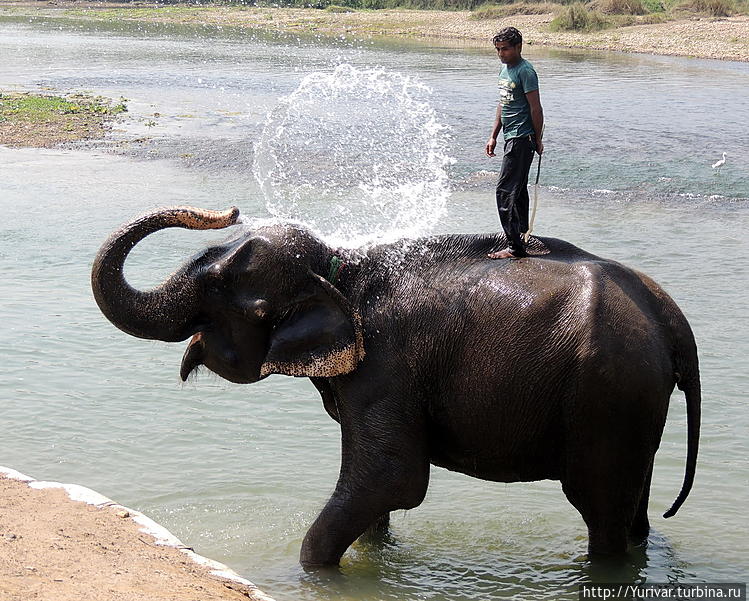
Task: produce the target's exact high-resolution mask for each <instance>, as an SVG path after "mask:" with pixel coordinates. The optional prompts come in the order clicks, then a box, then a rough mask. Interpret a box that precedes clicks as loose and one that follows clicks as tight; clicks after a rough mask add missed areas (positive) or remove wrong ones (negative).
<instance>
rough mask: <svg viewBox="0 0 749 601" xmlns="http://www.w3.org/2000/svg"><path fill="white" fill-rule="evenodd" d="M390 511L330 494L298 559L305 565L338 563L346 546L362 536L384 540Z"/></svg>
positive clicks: (305, 566) (319, 565)
mask: <svg viewBox="0 0 749 601" xmlns="http://www.w3.org/2000/svg"><path fill="white" fill-rule="evenodd" d="M389 516H390V514H389V513H388V512H383V511H377V510H373V508H371V507H366V506H363V504H360V503H355V502H354V501H353V500H352V499H351V497H348V498H346V497H341V496H338V495H336V494H334V495H333V497H331V499H330V500H329V501H328V503H327V505H325V508H324V509H323V510H322V512H321V513H320V515H319V516H318V518H317V519H316V520H315V522H314V523H313V524H312V526H311V527H310V529H309V531H308V532H307V535H306V536H305V537H304V542H303V543H302V549H301V553H300V555H299V562H300V563H301V564H302V567H304V568H305V569H313V570H314V569H318V568H325V567H334V566H337V565H338V562H339V561H340V559H341V556H342V555H343V553H344V552H345V551H346V549H347V548H348V547H349V546H350V545H351V544H352V543H353V542H354V541H355V540H356V539H357V538H359V537H362V538H364V539H365V540H367V541H370V540H374V537H375V536H377V533H379V538H380V540H384V538H385V536H386V534H387V531H388V524H389V521H390V519H389Z"/></svg>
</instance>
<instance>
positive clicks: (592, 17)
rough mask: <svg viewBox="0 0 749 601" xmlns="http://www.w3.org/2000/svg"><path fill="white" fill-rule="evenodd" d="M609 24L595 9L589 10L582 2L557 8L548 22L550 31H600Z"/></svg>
mask: <svg viewBox="0 0 749 601" xmlns="http://www.w3.org/2000/svg"><path fill="white" fill-rule="evenodd" d="M609 26H610V23H609V22H608V21H607V20H606V18H605V17H604V16H603V14H601V13H600V12H599V11H597V10H590V9H589V8H588V7H587V6H585V5H584V4H583V3H582V2H575V3H574V4H570V5H569V6H566V7H564V8H562V9H561V10H559V11H558V12H557V15H556V17H554V19H553V20H552V22H551V23H549V29H551V31H600V30H601V29H606V28H607V27H609Z"/></svg>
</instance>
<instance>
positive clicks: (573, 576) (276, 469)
mask: <svg viewBox="0 0 749 601" xmlns="http://www.w3.org/2000/svg"><path fill="white" fill-rule="evenodd" d="M525 55H526V57H527V58H529V59H530V60H531V61H532V62H533V63H534V64H535V66H536V68H537V70H538V72H539V75H540V78H541V85H542V88H541V94H542V101H543V104H544V108H545V111H546V115H547V133H546V140H547V141H546V146H547V154H546V155H545V156H544V160H543V166H542V176H541V179H542V184H543V185H542V187H541V191H540V209H539V216H538V218H537V224H536V231H537V233H539V234H541V235H549V236H557V237H562V238H565V239H567V240H570V241H571V242H574V243H576V244H579V245H581V246H583V247H585V248H586V249H588V250H590V251H592V252H595V253H597V254H600V255H603V256H607V257H611V258H614V259H617V260H620V261H622V262H625V263H627V264H628V265H631V266H633V267H636V268H638V269H641V270H643V271H645V272H647V273H648V274H650V275H651V276H653V277H654V278H655V279H656V280H657V281H659V282H660V283H661V284H662V285H663V286H664V288H665V289H666V290H667V291H669V293H670V294H671V295H672V296H673V297H674V298H675V300H676V301H677V303H678V304H679V305H680V306H681V307H682V309H683V310H684V312H685V313H686V315H687V317H688V318H689V320H690V322H691V324H692V326H693V329H694V331H695V334H696V337H697V341H698V344H699V348H700V359H701V363H702V378H703V389H704V403H703V433H702V439H701V442H702V448H701V451H700V462H699V469H698V474H697V481H696V485H695V488H694V490H693V492H692V494H691V496H690V498H689V500H688V502H687V503H686V505H685V506H684V507H683V508H682V509H681V511H680V512H679V514H678V515H677V516H676V517H674V518H672V519H670V520H663V519H662V518H661V517H660V514H661V513H662V512H663V511H665V509H667V508H668V506H670V503H671V501H672V500H673V499H674V498H675V495H676V494H677V492H678V490H679V487H680V485H681V480H682V477H683V470H684V460H685V444H686V443H685V435H686V426H685V413H684V403H683V396H682V395H681V393H676V394H674V397H673V399H672V406H671V410H670V414H669V421H668V425H667V427H666V432H665V434H664V439H663V442H662V445H661V450H660V451H659V454H658V456H657V459H656V468H655V474H654V482H653V492H652V497H651V521H652V524H653V528H654V529H653V532H652V534H651V537H650V541H649V545H648V548H647V549H646V550H641V551H640V552H639V553H635V554H633V555H632V557H631V558H630V561H628V562H627V563H626V564H625V565H618V566H615V567H612V566H608V567H606V566H604V567H597V566H591V565H590V564H589V563H588V562H587V561H586V558H585V547H586V536H585V529H584V525H583V522H582V520H581V518H580V517H579V515H578V514H577V512H576V511H575V510H574V509H573V508H572V507H571V506H570V505H569V503H568V502H567V501H566V499H565V498H564V496H563V494H562V493H561V490H560V487H559V485H558V483H556V482H536V483H529V484H511V485H505V484H496V483H488V482H482V481H478V480H475V479H471V478H468V477H466V476H462V475H459V474H454V473H449V472H447V471H444V470H441V469H436V468H434V469H433V470H432V482H431V485H430V489H429V493H428V496H427V499H426V501H425V502H424V503H423V505H422V506H421V507H419V508H417V509H415V510H412V511H409V512H399V513H396V514H395V515H394V516H393V520H392V530H393V536H392V539H391V540H389V541H388V542H387V544H386V545H385V546H384V547H382V548H378V547H371V546H367V545H364V544H357V545H356V546H355V547H354V548H353V549H352V550H351V551H349V553H348V554H347V555H346V556H345V557H344V561H343V566H342V570H341V573H340V574H336V575H334V576H333V575H320V574H306V573H304V572H303V571H302V570H301V569H300V568H299V566H298V564H297V556H298V551H299V547H300V544H301V540H302V538H303V536H304V533H305V531H306V529H307V527H308V526H309V524H310V523H311V521H312V520H313V519H314V517H315V516H316V514H317V512H318V511H319V510H320V508H321V507H322V505H323V504H324V502H325V500H326V499H327V496H328V495H329V494H330V492H331V491H332V489H333V486H334V484H335V481H336V478H337V474H338V460H339V433H338V428H337V425H336V424H335V423H334V422H333V421H332V420H331V419H330V418H329V417H328V416H327V414H326V413H325V412H324V410H323V408H322V404H321V402H320V399H319V396H318V395H317V393H316V391H315V390H314V388H313V387H312V386H311V384H309V382H307V381H306V380H300V379H292V378H284V377H281V376H272V377H271V378H269V379H268V380H265V381H263V382H261V383H259V384H254V385H251V386H238V385H232V384H229V383H227V382H224V381H222V380H219V379H217V378H214V377H212V376H210V375H209V374H204V375H202V376H201V377H199V378H198V379H197V380H195V381H192V382H190V383H188V384H186V385H181V384H180V383H179V379H178V369H179V362H180V358H181V354H182V352H183V350H184V349H183V347H184V345H182V344H173V345H169V344H165V343H156V342H146V341H142V340H136V339H133V338H130V337H127V336H126V335H124V334H122V333H121V332H119V331H118V330H116V329H114V328H113V327H112V326H111V325H109V323H108V322H106V320H105V319H104V318H103V317H102V316H101V314H100V313H99V311H98V309H97V308H96V306H95V304H94V301H93V298H92V296H91V293H90V288H89V272H90V265H91V261H92V259H93V256H94V254H95V253H96V250H97V248H98V246H99V244H100V243H101V242H102V241H103V240H104V238H105V237H106V236H107V235H108V234H109V233H110V232H111V231H112V230H113V229H114V228H115V227H117V226H118V225H119V224H121V223H122V222H124V221H126V220H128V219H130V218H131V217H133V216H134V215H136V214H138V213H140V212H143V211H144V210H147V209H150V208H152V207H154V206H158V205H162V204H193V205H196V206H204V207H207V208H223V207H226V206H228V205H230V204H237V205H239V206H240V207H241V209H242V211H243V213H244V214H245V215H247V216H249V217H258V218H267V217H273V216H281V217H284V218H294V219H299V220H302V221H307V222H308V223H314V225H315V226H316V228H317V230H318V231H319V232H321V234H323V235H325V236H329V237H332V236H337V237H338V238H339V239H340V238H345V237H346V232H347V231H348V232H349V233H350V234H351V239H350V240H349V242H352V241H356V240H362V239H364V238H367V237H369V239H384V238H387V235H389V234H392V233H393V232H394V229H397V228H400V227H403V228H404V231H406V230H408V232H410V233H411V234H413V233H414V232H421V233H431V232H488V231H494V230H496V229H497V227H498V225H497V218H496V212H495V208H494V206H493V190H492V186H493V180H494V179H495V177H496V171H497V169H498V167H499V165H498V161H497V160H493V161H492V160H489V159H487V158H485V157H484V156H483V144H484V141H485V138H486V135H487V132H488V129H489V127H490V126H491V122H492V119H493V112H494V106H495V105H494V103H495V99H496V98H495V91H496V90H495V84H496V79H495V78H496V71H497V68H498V63H497V61H496V58H495V57H494V56H493V53H492V52H491V49H456V48H443V47H438V46H432V45H428V44H420V45H418V44H393V43H390V44H387V43H361V42H356V41H350V40H334V41H330V40H321V39H315V38H296V37H284V36H278V37H270V36H263V35H260V34H252V33H247V32H244V33H241V32H231V31H224V32H220V31H216V30H212V29H208V28H193V29H186V28H174V27H146V28H144V27H139V26H135V25H98V26H95V25H92V24H82V23H80V22H75V21H50V20H47V21H44V20H36V21H31V22H29V21H28V20H22V19H5V20H2V21H0V63H1V64H2V69H1V70H0V89H18V90H35V89H39V88H40V87H43V88H46V89H53V90H60V91H69V90H78V91H80V90H85V91H89V92H92V93H95V94H105V95H108V96H111V97H113V98H119V97H120V96H124V97H125V98H127V99H128V106H129V108H130V112H129V117H128V120H127V121H124V122H122V123H121V124H119V125H118V126H117V130H116V131H114V132H113V133H112V136H111V138H110V140H109V141H108V143H107V144H105V145H103V146H96V147H89V148H72V149H58V150H17V149H8V148H4V147H0V209H2V214H3V215H4V216H5V218H4V219H3V221H2V223H0V268H1V269H2V274H3V278H2V281H0V298H2V304H1V305H0V333H1V334H2V339H3V343H4V349H5V351H4V353H3V369H2V370H1V371H0V403H1V405H0V406H1V407H2V412H3V424H4V428H3V436H2V439H1V440H0V464H1V465H7V466H11V467H14V468H16V469H18V470H20V471H22V472H25V473H27V474H29V475H31V476H34V477H37V478H42V479H56V480H60V481H65V482H76V483H79V484H83V485H85V486H88V487H91V488H94V489H95V490H98V491H100V492H102V493H103V494H106V495H107V496H109V497H111V498H114V499H116V500H117V501H118V502H121V503H123V504H125V505H128V506H131V507H134V508H137V509H139V510H142V511H144V512H145V513H147V514H148V515H150V516H151V517H153V518H154V519H156V520H157V521H159V522H161V523H162V524H164V525H165V526H167V527H168V528H170V529H171V530H172V531H173V532H174V533H175V534H177V535H178V536H179V537H180V538H181V539H182V540H183V541H184V542H185V543H186V544H188V545H190V546H193V547H194V548H195V549H196V551H198V552H200V553H202V554H204V555H207V556H210V557H213V558H215V559H218V560H220V561H222V562H224V563H227V564H229V565H230V566H231V567H233V568H234V569H235V570H237V571H238V572H239V573H240V574H242V575H244V576H246V577H248V578H249V579H251V580H253V581H254V582H256V583H257V584H258V585H259V586H261V587H262V588H264V589H265V590H267V591H268V592H269V593H271V594H272V595H273V596H274V597H276V598H277V599H279V601H281V600H286V599H288V600H291V599H310V600H312V599H315V600H316V599H357V600H364V599H367V600H370V599H371V600H374V599H430V600H432V599H435V600H437V599H439V600H442V599H450V600H463V599H466V600H468V599H510V598H515V599H574V598H576V586H577V584H578V583H580V582H588V581H594V582H605V581H624V582H630V581H643V580H647V581H652V582H664V581H692V582H693V581H697V582H701V581H723V582H735V581H743V580H745V578H746V574H747V569H749V552H748V551H747V544H746V540H747V534H749V533H748V532H747V530H748V529H747V521H746V517H745V507H746V505H747V502H748V501H749V499H748V497H749V495H748V494H747V492H748V491H747V483H748V482H749V468H748V467H747V454H748V453H747V451H748V449H747V442H746V431H747V429H748V428H749V417H748V411H747V408H746V403H745V398H746V397H745V388H746V385H747V375H746V374H747V372H748V371H749V362H748V361H747V355H749V344H747V333H748V329H747V325H748V321H749V319H748V318H747V309H749V307H747V304H748V302H747V282H749V243H748V242H747V237H746V229H747V226H749V205H748V204H747V202H748V201H747V199H748V198H749V176H748V174H749V126H748V125H747V124H748V123H749V104H748V103H747V94H746V90H747V89H749V66H747V65H743V64H737V63H720V62H710V61H699V60H686V59H669V58H657V57H648V56H638V55H616V54H608V53H595V54H594V53H581V52H568V51H551V50H543V49H538V48H535V47H533V46H530V47H528V48H526V51H525ZM340 65H346V66H345V67H344V68H343V71H341V68H340V67H339V66H340ZM337 68H338V71H337ZM336 72H338V73H341V72H344V73H345V74H346V77H347V78H348V80H347V81H348V82H349V83H350V84H351V85H350V86H348V88H346V85H344V83H345V81H341V80H340V79H338V80H336V79H335V73H336ZM315 73H317V75H314V74H315ZM372 73H379V75H377V76H375V77H374V79H376V80H377V82H375V84H372V85H380V86H382V85H384V84H387V85H386V86H385V87H387V86H388V85H389V86H390V88H389V91H387V90H386V91H385V92H383V93H381V95H380V96H377V97H376V98H377V100H376V101H375V102H374V104H373V105H370V106H369V107H368V106H367V105H366V103H365V99H366V97H368V96H367V94H369V92H372V94H370V95H369V98H370V101H371V98H372V97H373V95H375V91H374V88H371V87H370V88H367V86H368V85H369V84H367V82H366V79H367V77H370V79H371V78H372V77H373V76H372ZM378 78H379V79H378ZM404 81H408V82H411V83H410V84H409V85H412V86H413V87H410V88H409V87H408V86H405V87H404V86H403V85H401V86H400V87H398V86H395V85H393V82H401V83H402V82H404ZM304 82H307V83H306V84H305V83H304ZM326 82H328V83H326ZM383 82H384V84H383ZM305 86H306V87H305ZM326 86H327V87H326ZM336 86H337V88H336ZM357 86H359V87H357ZM362 86H363V87H364V88H365V89H367V90H369V92H368V93H367V94H364V93H361V92H357V93H354V94H351V95H350V96H348V97H344V101H343V103H342V104H339V105H336V104H335V103H334V102H333V101H332V100H331V98H333V96H335V94H334V92H333V90H334V89H338V90H339V92H336V93H338V94H343V93H345V92H341V91H340V90H342V89H344V88H346V89H348V90H349V92H350V91H351V90H354V91H356V90H361V89H362ZM426 88H429V89H426ZM404 90H405V91H404ZM430 90H431V91H430ZM377 94H380V92H377ZM318 95H319V102H318ZM289 98H296V99H299V98H301V99H302V101H300V102H299V103H296V104H295V105H293V107H292V105H290V103H289ZM284 103H286V104H284ZM417 105H418V106H417ZM341 106H342V107H344V109H345V108H346V107H350V110H351V115H352V116H354V117H355V116H357V115H358V116H359V117H358V119H359V120H364V119H365V117H371V116H372V114H373V111H374V110H375V108H376V109H377V110H379V111H381V115H382V116H378V117H377V118H370V119H369V120H368V121H367V122H366V128H364V129H363V130H362V128H360V127H359V128H357V126H358V125H361V123H360V122H359V121H357V118H354V117H352V119H351V120H347V119H345V118H341V115H340V113H336V111H340V110H341V109H340V107H341ZM290 107H291V108H290ZM336 107H338V108H336ZM292 108H293V109H294V110H292ZM377 115H380V113H377ZM394 115H398V116H402V117H404V118H405V117H410V118H412V119H411V121H408V122H405V121H403V120H402V119H395V118H392V117H393V116H394ZM386 117H387V118H386ZM406 121H407V120H406ZM269 124H271V126H272V129H269ZM279 124H281V129H278V126H279ZM420 124H421V125H420ZM422 126H423V127H432V128H433V129H432V132H433V137H427V138H424V139H421V140H419V141H418V143H417V144H412V143H411V142H412V139H413V138H414V137H416V136H419V135H422V136H423V127H422ZM409 127H410V128H415V129H408V128H409ZM263 140H265V142H263ZM398 140H401V141H402V143H398ZM380 141H381V143H379V142H380ZM305 143H306V144H305ZM310 146H311V147H312V151H310V150H309V149H310ZM357 148H358V149H359V150H361V148H365V149H366V152H357ZM326 149H329V150H330V152H329V153H326V152H325V151H326ZM721 152H726V153H727V154H728V160H727V163H726V166H725V167H724V169H723V170H722V171H721V172H720V173H719V174H716V173H715V172H714V170H712V169H711V168H710V164H711V163H712V162H714V161H715V160H717V159H718V158H720V154H721ZM430 153H431V154H430ZM331 156H332V157H334V158H333V159H331V158H330V157H331ZM281 158H283V161H281V160H280V159H281ZM276 159H278V162H284V161H285V162H284V167H283V169H274V165H275V163H273V164H271V163H270V162H269V161H275V160H276ZM326 161H327V162H326ZM396 163H397V165H396ZM342 166H343V167H342ZM396 167H397V168H396ZM373 173H374V174H381V175H382V177H381V178H380V180H379V185H380V188H379V189H374V188H373V181H375V179H373V175H372V174H373ZM256 176H257V177H256ZM301 178H304V182H305V186H306V187H303V188H300V189H298V190H295V192H294V194H291V193H290V191H289V190H291V188H293V183H294V181H298V180H299V179H301ZM289 182H291V184H292V185H291V187H289V186H288V184H289ZM269 184H272V185H271V186H270V188H269ZM389 184H393V185H389ZM285 186H286V188H285ZM323 186H324V187H326V188H325V189H326V195H322V199H321V195H319V194H316V192H318V191H319V190H320V189H321V187H323ZM362 186H364V187H362ZM367 186H369V188H367ZM269 190H272V191H269ZM424 190H428V191H430V193H429V194H428V195H425V194H424V193H423V191H424ZM367 194H369V195H370V196H369V197H367V198H370V199H373V202H374V201H377V202H379V201H380V200H382V202H381V203H380V204H379V205H377V206H378V210H373V211H372V213H371V215H366V214H364V215H362V214H361V212H360V213H352V212H349V213H348V214H346V209H347V208H349V209H350V208H351V207H352V206H353V205H354V201H356V202H359V200H360V199H361V197H362V195H367ZM357 195H358V196H357ZM383 199H384V200H383ZM349 201H350V202H349ZM380 209H381V210H380ZM404 216H408V218H407V219H405V218H404ZM347 219H352V220H353V221H350V222H349V221H346V220H347ZM404 221H407V222H408V223H403V222H404ZM354 222H355V223H356V227H354V226H351V225H350V224H351V223H354ZM347 224H349V226H348V227H349V229H348V230H347ZM362 224H363V225H362ZM354 230H355V231H354ZM399 231H400V230H399ZM362 236H363V238H362ZM223 237H224V234H222V233H209V234H203V233H201V234H198V233H195V232H184V231H178V232H174V231H167V232H160V233H159V234H156V235H154V236H152V237H151V238H149V239H148V240H146V241H144V242H143V243H142V244H141V245H139V246H138V248H137V249H136V250H135V251H134V252H133V255H132V257H131V259H130V260H129V262H128V277H129V278H130V279H131V280H132V281H133V282H134V283H135V284H137V285H138V286H143V287H145V286H148V285H153V284H155V283H156V282H158V281H159V280H160V278H162V277H164V276H165V275H166V274H168V273H169V272H170V271H171V270H172V269H174V268H175V267H176V266H177V265H179V264H180V263H181V261H182V260H183V259H184V258H185V257H187V256H189V255H190V254H192V253H193V252H195V251H196V250H197V249H199V248H201V247H202V246H203V245H204V244H205V243H206V242H209V241H212V240H217V239H222V238H223ZM339 241H341V240H339ZM342 242H346V241H345V240H342ZM352 243H353V242H352Z"/></svg>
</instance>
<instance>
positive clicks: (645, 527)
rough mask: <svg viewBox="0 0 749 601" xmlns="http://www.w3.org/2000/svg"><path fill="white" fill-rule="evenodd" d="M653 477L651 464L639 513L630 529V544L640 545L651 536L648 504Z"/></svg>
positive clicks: (636, 514) (641, 496)
mask: <svg viewBox="0 0 749 601" xmlns="http://www.w3.org/2000/svg"><path fill="white" fill-rule="evenodd" d="M652 477H653V464H652V462H651V464H650V468H649V469H648V474H647V476H646V477H645V484H644V485H643V487H642V493H640V502H639V504H638V505H637V512H636V513H635V518H634V520H633V521H632V526H631V527H630V529H629V539H630V542H631V543H633V544H635V545H639V544H641V543H643V542H644V541H646V540H647V538H648V534H650V520H649V519H648V502H649V501H650V481H651V479H652Z"/></svg>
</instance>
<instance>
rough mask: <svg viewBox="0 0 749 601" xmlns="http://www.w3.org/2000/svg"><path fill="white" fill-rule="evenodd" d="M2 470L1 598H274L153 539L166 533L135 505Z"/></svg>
mask: <svg viewBox="0 0 749 601" xmlns="http://www.w3.org/2000/svg"><path fill="white" fill-rule="evenodd" d="M6 473H7V470H6V468H0V599H2V600H3V601H81V600H83V599H85V600H86V601H240V600H244V601H247V600H248V599H250V600H253V601H273V600H272V599H271V598H270V597H268V596H267V595H265V594H264V593H263V592H262V591H260V590H258V589H257V588H255V587H254V586H253V585H251V583H248V582H247V581H242V579H240V578H238V577H236V575H235V574H233V573H231V572H230V571H227V572H226V575H227V576H229V578H224V577H220V576H217V575H215V574H214V573H213V572H216V571H222V570H223V568H225V566H221V565H220V564H215V563H214V564H209V565H203V564H201V563H198V561H204V559H203V558H200V557H199V556H195V555H194V554H191V553H185V552H184V551H183V550H180V548H175V547H174V546H167V545H164V544H158V543H159V540H161V541H164V540H166V539H169V538H170V537H171V535H170V534H169V533H168V532H166V531H165V530H162V531H159V527H158V525H156V524H155V523H153V522H151V523H150V526H149V521H148V518H145V516H142V514H139V513H138V512H134V511H132V510H127V509H126V508H124V507H122V506H119V505H116V504H112V503H111V502H109V500H108V499H104V498H103V497H100V496H97V494H96V493H94V492H93V491H90V490H88V489H83V488H82V487H77V488H76V487H72V488H69V491H70V492H72V494H73V495H74V496H76V497H77V496H81V497H86V498H87V499H88V503H87V502H82V501H73V500H71V497H70V496H69V492H68V491H66V490H65V489H63V488H59V487H57V488H35V487H37V486H40V485H43V484H44V483H38V482H24V481H22V480H18V479H12V478H8V477H6ZM14 475H15V476H16V477H22V475H21V474H14ZM91 503H94V504H91ZM135 520H139V522H140V523H136V521H135ZM144 524H145V528H146V530H144ZM178 542H179V541H176V539H174V538H173V537H171V544H172V545H173V544H176V543H178ZM226 570H228V568H226ZM230 578H234V579H230Z"/></svg>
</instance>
